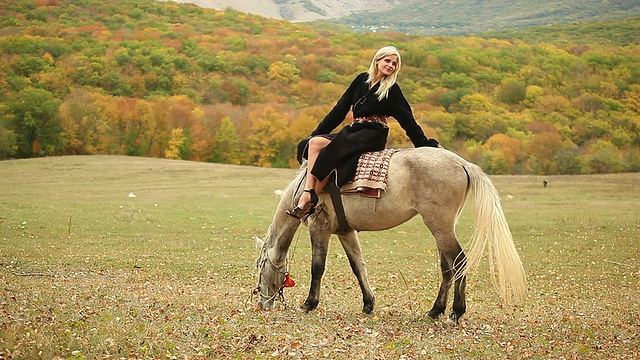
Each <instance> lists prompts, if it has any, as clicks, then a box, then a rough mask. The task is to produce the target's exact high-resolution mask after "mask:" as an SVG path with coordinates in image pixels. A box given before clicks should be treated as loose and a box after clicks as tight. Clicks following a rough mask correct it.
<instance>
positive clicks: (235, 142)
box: [212, 116, 240, 164]
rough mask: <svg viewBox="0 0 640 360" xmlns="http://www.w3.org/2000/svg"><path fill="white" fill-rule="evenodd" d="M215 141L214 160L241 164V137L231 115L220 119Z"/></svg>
mask: <svg viewBox="0 0 640 360" xmlns="http://www.w3.org/2000/svg"><path fill="white" fill-rule="evenodd" d="M214 143H215V148H214V150H213V159H212V160H213V161H214V162H220V163H225V164H240V138H239V137H238V133H237V132H236V128H235V126H234V125H233V122H232V121H231V118H230V117H228V116H225V117H224V118H222V120H220V128H219V129H218V132H217V133H216V136H215V138H214Z"/></svg>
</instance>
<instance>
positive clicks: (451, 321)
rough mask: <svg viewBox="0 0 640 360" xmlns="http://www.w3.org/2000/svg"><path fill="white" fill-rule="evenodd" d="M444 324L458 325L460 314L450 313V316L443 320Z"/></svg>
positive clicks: (449, 325)
mask: <svg viewBox="0 0 640 360" xmlns="http://www.w3.org/2000/svg"><path fill="white" fill-rule="evenodd" d="M445 324H446V325H447V326H448V327H457V326H458V325H460V316H458V315H457V314H456V313H452V314H451V316H449V318H448V319H447V320H446V321H445Z"/></svg>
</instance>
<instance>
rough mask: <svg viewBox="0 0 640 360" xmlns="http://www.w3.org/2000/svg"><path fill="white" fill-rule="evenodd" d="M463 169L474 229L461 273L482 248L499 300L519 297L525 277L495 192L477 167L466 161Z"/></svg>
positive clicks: (471, 265)
mask: <svg viewBox="0 0 640 360" xmlns="http://www.w3.org/2000/svg"><path fill="white" fill-rule="evenodd" d="M464 168H465V170H466V171H467V174H468V175H469V180H470V186H469V192H470V193H471V194H472V195H473V202H474V207H475V229H474V232H473V235H472V237H471V241H470V242H469V244H468V249H467V250H466V266H465V267H464V270H463V272H462V275H466V274H467V273H468V272H469V271H473V270H475V269H476V268H477V267H478V264H479V263H480V260H481V259H482V256H483V254H484V253H485V251H486V252H487V254H488V256H489V270H490V273H491V280H492V281H493V284H494V285H495V286H496V288H497V289H498V291H499V292H500V297H501V298H502V300H503V301H505V302H507V303H508V302H511V301H513V300H522V299H524V297H525V293H526V289H527V283H526V277H525V274H524V268H523V267H522V262H521V261H520V256H519V255H518V251H517V250H516V247H515V245H514V243H513V237H512V236H511V230H509V225H508V224H507V219H506V218H505V216H504V212H503V211H502V206H501V205H500V196H499V195H498V191H497V190H496V188H495V187H494V185H493V182H492V181H491V179H490V178H489V176H487V174H485V173H484V171H482V169H481V168H480V167H479V166H477V165H475V164H471V163H469V164H466V165H465V166H464ZM485 249H486V250H485ZM462 275H461V276H462ZM496 275H497V276H496Z"/></svg>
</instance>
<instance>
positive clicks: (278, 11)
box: [173, 0, 400, 22]
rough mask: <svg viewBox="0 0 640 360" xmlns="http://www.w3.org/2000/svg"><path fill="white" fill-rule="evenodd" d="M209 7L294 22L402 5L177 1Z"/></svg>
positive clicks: (325, 0) (384, 1)
mask: <svg viewBox="0 0 640 360" xmlns="http://www.w3.org/2000/svg"><path fill="white" fill-rule="evenodd" d="M173 1H175V2H177V3H188V4H194V5H198V6H201V7H205V8H211V9H216V10H225V9H227V8H231V9H234V10H238V11H241V12H245V13H249V14H255V15H261V16H264V17H269V18H273V19H279V20H287V21H291V22H303V21H314V20H326V19H335V18H340V17H344V16H347V15H350V14H356V13H360V12H364V11H380V10H387V9H391V8H393V7H394V6H398V5H399V3H400V1H398V0H304V1H300V0H260V1H252V0H173Z"/></svg>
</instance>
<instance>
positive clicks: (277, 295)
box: [247, 235, 300, 309]
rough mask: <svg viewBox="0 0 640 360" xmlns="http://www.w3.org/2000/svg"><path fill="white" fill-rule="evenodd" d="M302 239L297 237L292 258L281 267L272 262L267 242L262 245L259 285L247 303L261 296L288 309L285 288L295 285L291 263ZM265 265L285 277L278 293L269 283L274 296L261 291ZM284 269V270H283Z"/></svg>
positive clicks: (268, 285)
mask: <svg viewBox="0 0 640 360" xmlns="http://www.w3.org/2000/svg"><path fill="white" fill-rule="evenodd" d="M299 239H300V236H299V235H298V236H296V239H295V242H294V246H293V248H292V249H293V250H292V251H291V252H290V253H291V256H290V257H289V258H288V259H285V262H284V264H281V265H276V264H275V263H274V262H273V260H271V258H270V257H269V251H268V249H267V242H265V243H264V244H263V245H262V249H261V250H260V253H261V257H262V261H261V262H260V266H259V270H258V272H259V276H258V284H257V285H256V287H255V288H254V289H253V292H252V293H251V296H250V297H249V299H247V302H248V301H249V300H250V299H252V298H253V297H254V296H255V295H260V296H261V297H263V298H266V301H267V302H268V301H281V302H282V304H283V305H284V308H285V309H287V308H288V306H287V302H286V300H285V298H284V288H285V287H291V286H293V285H295V283H294V282H293V280H291V278H289V264H290V263H291V260H292V259H293V255H294V254H295V250H296V248H297V247H298V240H299ZM265 264H269V266H271V269H273V270H274V271H275V272H276V273H279V274H283V275H284V276H285V281H283V282H282V284H280V286H279V287H278V289H277V291H274V290H276V289H274V288H272V287H271V284H269V283H267V287H268V288H269V291H270V292H271V291H273V295H271V296H268V295H267V294H265V293H263V292H262V289H261V286H260V285H261V284H262V280H263V275H262V273H263V269H264V266H265ZM283 268H284V269H283ZM288 282H290V284H291V285H288Z"/></svg>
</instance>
